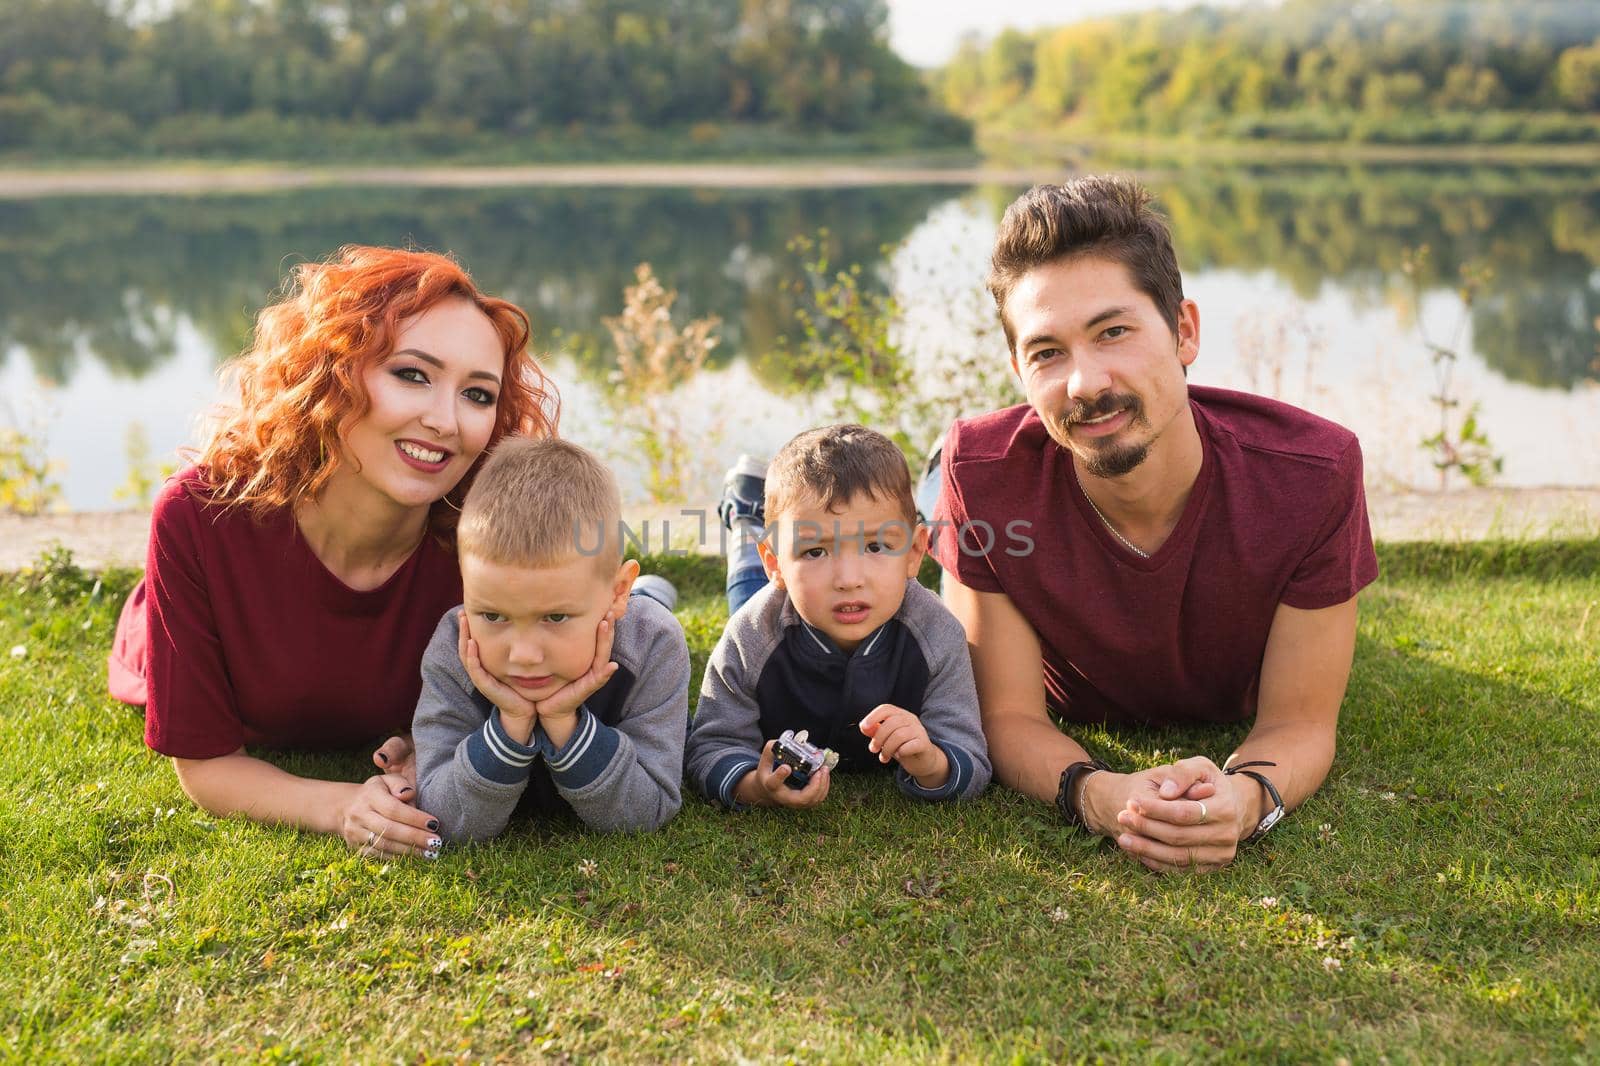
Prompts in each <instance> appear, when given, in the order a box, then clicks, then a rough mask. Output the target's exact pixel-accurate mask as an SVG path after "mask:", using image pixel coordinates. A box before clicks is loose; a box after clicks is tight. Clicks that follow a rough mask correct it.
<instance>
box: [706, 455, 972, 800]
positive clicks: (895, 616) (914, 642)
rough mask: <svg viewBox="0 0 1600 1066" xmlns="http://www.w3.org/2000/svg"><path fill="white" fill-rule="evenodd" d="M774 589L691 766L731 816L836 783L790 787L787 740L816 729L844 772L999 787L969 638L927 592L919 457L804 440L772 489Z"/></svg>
mask: <svg viewBox="0 0 1600 1066" xmlns="http://www.w3.org/2000/svg"><path fill="white" fill-rule="evenodd" d="M764 503H765V508H764V509H765V519H766V522H767V526H766V536H765V538H763V539H762V540H761V541H760V543H759V544H758V547H759V550H760V553H761V561H762V565H763V566H764V568H765V570H766V573H767V576H768V577H769V578H770V582H771V583H770V584H768V585H767V586H766V587H765V588H763V589H762V590H761V591H759V592H757V593H756V594H755V595H754V596H753V597H752V598H751V599H750V600H749V601H748V602H747V603H745V604H744V606H743V607H741V608H739V609H738V610H737V611H736V612H735V613H734V615H733V617H732V618H731V619H729V621H728V625H727V628H726V630H724V632H723V634H722V639H721V640H720V641H718V643H717V647H716V649H715V650H714V651H713V652H712V654H711V661H710V662H709V664H708V665H707V667H706V674H705V681H704V683H703V685H702V686H701V690H700V703H699V706H698V709H697V710H696V712H695V718H694V722H693V725H692V726H691V729H690V733H689V740H688V747H687V750H686V753H685V759H686V767H687V771H688V776H689V779H690V781H691V782H693V783H694V785H695V786H696V787H697V788H698V789H699V790H700V791H701V792H702V793H703V794H705V795H706V796H708V797H710V798H712V799H715V800H717V801H718V802H720V803H722V804H723V805H724V806H726V807H729V808H742V807H746V806H777V807H810V806H815V805H816V804H818V803H821V802H822V801H823V800H824V799H825V798H826V797H827V795H828V788H829V783H830V781H831V776H832V775H831V773H830V772H829V771H828V770H827V769H823V770H820V771H818V772H816V773H814V774H812V775H811V777H810V780H809V781H808V782H807V783H806V785H805V787H804V788H799V789H796V788H793V787H791V785H790V783H789V781H788V778H789V777H790V776H791V770H790V768H789V767H788V766H785V765H781V764H779V765H774V759H773V741H774V740H775V739H776V738H778V736H779V735H780V734H782V733H783V732H784V731H785V730H796V731H799V730H805V731H806V732H807V733H808V734H809V737H810V740H811V742H812V743H814V744H817V745H819V746H822V747H827V748H831V749H833V750H834V751H836V752H837V753H838V754H839V756H840V759H839V764H838V769H839V770H841V771H847V772H848V771H852V770H866V769H871V768H888V767H890V766H893V767H894V769H895V778H896V781H897V782H898V783H899V786H900V789H901V791H903V792H904V793H906V794H907V795H909V796H913V797H917V798H920V799H929V800H940V799H949V798H956V797H966V796H976V795H977V794H978V793H980V792H981V791H983V789H984V787H985V786H986V785H987V784H988V782H989V775H990V771H989V756H988V749H987V747H986V745H985V744H984V740H983V731H982V729H981V727H980V725H979V719H978V704H977V693H976V690H975V689H974V687H973V680H972V667H971V662H970V660H969V658H968V654H967V644H966V635H965V633H964V632H963V631H962V629H961V626H960V625H959V624H958V623H957V622H956V620H955V619H954V618H953V617H952V616H951V614H950V612H949V611H948V610H946V609H945V607H944V605H943V604H941V603H940V602H939V600H938V598H937V597H936V596H934V595H933V594H932V593H930V592H929V591H928V590H926V589H924V588H923V587H922V586H921V585H919V584H917V581H916V574H917V569H918V566H919V564H920V563H921V561H922V557H923V555H924V553H925V552H926V550H927V536H928V534H927V530H926V528H925V527H923V526H921V525H919V524H918V522H917V519H916V509H915V506H914V505H913V503H912V498H911V477H910V472H909V471H908V470H907V468H906V461H905V457H904V456H903V455H902V454H901V453H900V450H899V448H898V447H896V445H895V444H894V442H892V441H890V440H889V439H888V438H886V437H884V436H883V435H882V434H880V433H875V432H873V431H872V430H870V429H867V428H865V427H863V426H854V425H847V426H829V427H827V428H824V429H816V430H811V431H809V432H807V433H802V434H800V435H799V436H798V437H796V438H795V439H794V440H792V441H790V442H789V443H788V444H787V445H785V446H784V447H783V449H782V450H781V451H780V452H779V453H778V455H777V456H776V457H775V458H774V459H773V461H772V465H771V466H770V467H769V468H768V469H767V472H766V483H765V501H764Z"/></svg>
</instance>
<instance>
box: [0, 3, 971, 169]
mask: <svg viewBox="0 0 1600 1066" xmlns="http://www.w3.org/2000/svg"><path fill="white" fill-rule="evenodd" d="M0 12H3V15H0V26H3V29H0V150H3V149H13V150H15V149H39V150H44V151H53V152H62V153H67V154H95V153H104V152H112V153H122V152H130V151H131V152H141V151H160V150H172V151H185V150H189V151H200V152H204V151H205V150H207V149H208V148H216V149H217V150H219V151H242V152H244V153H245V154H259V150H258V151H257V152H255V153H251V152H250V151H249V150H250V149H251V147H252V146H255V147H257V148H258V149H259V148H261V147H263V143H264V142H265V146H267V147H271V144H270V142H273V141H275V140H288V139H291V138H293V137H295V136H297V135H299V136H305V137H309V138H310V139H311V140H312V141H315V142H319V143H320V144H321V146H322V147H324V148H328V149H334V150H337V149H339V148H341V147H343V148H346V149H349V150H354V151H372V150H381V149H382V148H383V147H385V146H388V145H395V144H402V145H405V146H408V147H415V148H416V149H418V150H419V151H421V152H424V153H426V152H429V151H438V150H449V149H451V148H462V147H465V148H485V147H492V146H494V145H497V144H504V143H505V142H507V141H508V140H516V139H522V140H527V139H539V138H544V139H546V140H560V139H562V138H566V139H568V140H571V141H575V142H576V141H582V140H584V139H585V138H586V137H588V136H596V137H598V138H599V140H600V141H602V142H606V141H607V139H608V138H610V139H611V140H612V141H616V140H618V139H620V140H626V139H627V138H628V137H630V136H631V137H635V138H642V139H647V138H649V137H652V136H653V137H655V138H657V140H658V142H664V141H665V140H666V139H667V138H672V139H675V140H681V141H684V142H686V143H689V144H691V145H693V144H698V145H700V146H706V145H709V144H714V142H716V141H717V140H718V139H719V137H721V136H722V135H723V134H724V132H725V131H727V130H735V131H737V130H741V129H765V130H773V131H777V132H778V133H780V134H781V133H819V134H827V135H833V136H835V138H843V139H847V138H849V137H850V136H861V135H865V134H869V133H872V132H874V131H893V132H894V134H895V135H897V136H899V137H900V138H901V139H903V140H905V141H907V142H917V143H952V142H953V143H967V142H968V141H969V140H970V129H969V127H968V126H967V124H966V123H965V122H964V121H962V120H960V119H958V118H956V117H954V116H953V115H951V114H949V113H948V112H945V111H943V110H942V109H940V108H939V107H937V106H936V105H935V104H934V103H933V102H932V100H931V98H930V95H929V93H928V91H927V89H926V87H925V86H924V84H923V81H922V79H921V77H920V76H919V74H918V72H917V71H915V70H914V69H913V68H911V67H910V66H909V65H908V64H906V63H905V62H904V61H902V60H901V59H900V58H899V57H898V56H896V55H895V54H894V53H893V51H891V50H890V48H889V46H888V43H887V29H886V26H887V18H888V16H887V8H886V6H885V4H884V3H883V0H161V2H159V3H131V2H129V0H0ZM375 130H376V131H380V132H379V133H377V134H375V133H374V132H373V131H375ZM401 133H404V134H405V136H404V137H401V136H400V134H401ZM352 139H353V141H354V143H353V144H352V143H351V141H352ZM892 139H893V138H891V141H892ZM752 143H759V141H758V140H757V141H755V142H752ZM611 146H613V145H610V144H602V147H611Z"/></svg>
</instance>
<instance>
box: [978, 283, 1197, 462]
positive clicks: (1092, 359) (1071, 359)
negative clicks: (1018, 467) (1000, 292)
mask: <svg viewBox="0 0 1600 1066" xmlns="http://www.w3.org/2000/svg"><path fill="white" fill-rule="evenodd" d="M1005 315H1006V317H1007V319H1008V320H1009V321H1010V323H1011V326H1012V335H1013V336H1015V337H1016V346H1015V348H1014V349H1013V351H1012V355H1011V369H1013V370H1014V371H1016V373H1017V376H1018V377H1019V378H1020V379H1021V380H1022V387H1023V390H1024V391H1025V392H1026V393H1027V397H1028V403H1029V404H1030V405H1031V406H1032V407H1033V409H1034V410H1035V411H1037V412H1038V414H1039V418H1040V419H1041V420H1042V421H1043V422H1044V425H1045V429H1046V430H1047V431H1048V432H1049V433H1050V436H1051V438H1052V439H1054V440H1055V442H1056V443H1057V444H1060V445H1061V446H1062V447H1063V448H1066V449H1067V450H1068V451H1070V452H1071V453H1072V454H1073V455H1074V456H1076V457H1077V459H1078V461H1079V462H1080V463H1081V464H1082V465H1083V468H1084V469H1085V470H1087V471H1088V472H1089V473H1090V474H1091V475H1093V476H1095V477H1121V476H1122V475H1123V474H1127V473H1129V472H1130V471H1132V470H1133V469H1134V468H1135V467H1137V466H1138V465H1139V464H1140V463H1142V462H1144V460H1145V459H1146V458H1147V457H1148V456H1149V455H1150V454H1151V452H1152V450H1153V449H1155V448H1156V446H1157V445H1158V442H1159V441H1160V439H1161V436H1162V434H1163V433H1164V432H1165V431H1166V430H1167V428H1168V426H1170V425H1171V424H1172V422H1173V421H1174V420H1175V419H1176V418H1178V416H1179V415H1180V414H1181V413H1182V412H1183V411H1184V410H1185V408H1186V405H1187V404H1188V398H1189V390H1188V387H1187V385H1186V383H1185V381H1184V375H1183V368H1184V367H1186V366H1188V365H1189V364H1190V363H1192V362H1194V360H1195V357H1196V356H1197V355H1198V354H1199V351H1200V317H1199V311H1198V310H1197V309H1196V307H1195V304H1194V301H1193V300H1185V301H1184V302H1183V305H1182V308H1181V309H1180V311H1179V315H1178V333H1177V335H1176V336H1174V335H1173V332H1172V329H1171V328H1170V327H1169V326H1168V325H1167V322H1166V319H1164V318H1163V317H1162V316H1161V312H1160V311H1158V310H1156V306H1155V303H1154V302H1153V301H1152V300H1151V299H1150V297H1149V296H1148V295H1146V294H1145V293H1144V292H1143V291H1142V290H1140V289H1139V288H1138V287H1137V286H1136V285H1134V283H1133V278H1132V277H1131V276H1130V275H1129V273H1128V269H1127V267H1125V266H1123V265H1122V264H1121V263H1119V262H1117V261H1116V260H1114V259H1107V258H1104V257H1101V256H1087V255H1085V256H1077V257H1074V258H1071V259H1062V260H1057V261H1056V262H1053V263H1046V264H1045V265H1043V266H1038V267H1035V268H1034V269H1032V270H1030V271H1028V272H1027V273H1026V274H1024V275H1023V276H1022V278H1021V280H1019V281H1018V282H1017V285H1016V287H1015V288H1014V289H1012V291H1011V295H1010V296H1009V297H1008V298H1007V299H1006V304H1005Z"/></svg>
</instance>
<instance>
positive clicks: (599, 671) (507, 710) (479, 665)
mask: <svg viewBox="0 0 1600 1066" xmlns="http://www.w3.org/2000/svg"><path fill="white" fill-rule="evenodd" d="M615 614H616V611H615V610H614V609H613V610H610V611H607V612H606V615H605V617H604V618H602V619H600V624H599V626H597V627H596V629H595V648H594V659H593V660H592V661H591V662H590V664H589V669H588V670H587V671H585V672H584V674H583V675H582V676H581V677H578V678H574V679H573V680H571V681H569V682H567V683H566V684H565V685H562V686H561V687H560V688H558V689H556V690H555V691H554V692H552V693H551V694H550V695H548V696H546V697H545V698H544V699H541V700H531V699H529V698H528V697H526V696H524V695H523V694H522V693H520V692H518V691H517V690H516V688H514V687H513V686H511V685H508V684H506V683H505V682H504V681H501V680H500V679H499V678H497V677H495V676H494V675H493V674H491V673H490V672H489V671H488V670H486V669H484V666H483V659H482V657H481V656H480V655H479V654H478V642H477V641H475V640H473V639H472V630H471V628H470V625H469V623H468V622H467V612H465V611H462V612H461V614H460V615H458V616H457V623H458V625H457V628H458V636H459V644H458V648H457V653H458V654H459V655H460V657H461V665H462V666H463V667H465V668H466V671H467V677H468V678H470V679H471V681H472V684H473V687H475V688H476V689H477V690H478V691H479V692H481V693H483V695H484V698H486V699H487V700H488V701H489V702H490V703H492V704H494V705H495V706H496V707H497V708H499V710H500V724H501V725H502V726H504V727H505V730H506V732H507V733H508V734H509V735H510V736H511V739H512V740H515V741H516V742H517V743H519V744H526V743H528V741H529V739H531V738H532V736H533V729H534V726H535V725H538V724H541V723H542V724H543V725H544V731H545V735H546V736H548V737H549V738H550V743H552V744H554V745H555V746H556V747H558V748H559V747H561V746H563V745H564V744H566V742H567V741H568V740H570V739H572V731H573V729H574V728H576V725H577V718H578V708H579V706H581V705H582V704H583V701H584V700H586V699H588V698H589V697H590V696H592V695H594V694H595V693H596V692H598V691H599V690H600V689H601V688H602V687H603V686H604V685H605V683H606V682H607V681H610V680H611V675H612V674H615V673H616V672H617V670H618V666H617V664H616V663H614V662H612V661H611V647H612V642H613V641H614V640H615V638H616V625H615V623H614V620H613V619H614V616H615Z"/></svg>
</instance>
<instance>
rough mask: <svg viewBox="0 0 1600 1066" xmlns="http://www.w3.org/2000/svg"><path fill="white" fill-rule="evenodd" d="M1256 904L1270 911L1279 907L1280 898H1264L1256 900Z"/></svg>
mask: <svg viewBox="0 0 1600 1066" xmlns="http://www.w3.org/2000/svg"><path fill="white" fill-rule="evenodd" d="M1256 903H1257V904H1258V905H1259V906H1262V907H1265V908H1267V910H1269V911H1270V910H1271V909H1272V908H1274V907H1276V906H1277V905H1278V897H1277V896H1262V897H1261V898H1260V899H1258V900H1256Z"/></svg>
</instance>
